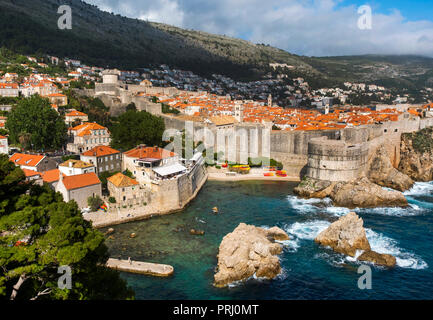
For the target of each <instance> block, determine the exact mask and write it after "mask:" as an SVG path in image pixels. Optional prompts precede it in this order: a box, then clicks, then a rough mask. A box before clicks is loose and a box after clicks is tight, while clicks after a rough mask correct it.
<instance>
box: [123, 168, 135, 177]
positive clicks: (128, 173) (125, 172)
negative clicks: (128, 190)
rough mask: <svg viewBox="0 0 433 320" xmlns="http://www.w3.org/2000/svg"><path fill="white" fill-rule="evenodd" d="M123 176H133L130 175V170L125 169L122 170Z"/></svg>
mask: <svg viewBox="0 0 433 320" xmlns="http://www.w3.org/2000/svg"><path fill="white" fill-rule="evenodd" d="M122 173H123V174H124V175H125V176H127V177H130V178H131V179H134V176H133V175H132V172H131V171H129V170H128V169H126V170H125V171H123V172H122Z"/></svg>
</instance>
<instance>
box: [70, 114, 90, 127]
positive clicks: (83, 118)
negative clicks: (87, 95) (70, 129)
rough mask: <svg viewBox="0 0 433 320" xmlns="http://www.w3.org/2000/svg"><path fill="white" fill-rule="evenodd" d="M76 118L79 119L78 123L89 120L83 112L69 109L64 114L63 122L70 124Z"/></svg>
mask: <svg viewBox="0 0 433 320" xmlns="http://www.w3.org/2000/svg"><path fill="white" fill-rule="evenodd" d="M77 120H78V121H80V123H85V122H87V121H89V117H88V115H87V114H85V113H84V112H80V111H77V110H70V111H69V112H68V113H67V114H65V122H66V124H67V125H68V126H71V125H72V124H73V123H74V122H75V121H77Z"/></svg>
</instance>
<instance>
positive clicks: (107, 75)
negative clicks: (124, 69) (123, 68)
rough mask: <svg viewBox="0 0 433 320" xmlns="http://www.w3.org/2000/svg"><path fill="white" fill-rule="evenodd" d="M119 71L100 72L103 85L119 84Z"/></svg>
mask: <svg viewBox="0 0 433 320" xmlns="http://www.w3.org/2000/svg"><path fill="white" fill-rule="evenodd" d="M119 75H120V72H119V70H116V69H115V70H104V71H103V72H102V82H103V83H104V84H117V83H118V82H119Z"/></svg>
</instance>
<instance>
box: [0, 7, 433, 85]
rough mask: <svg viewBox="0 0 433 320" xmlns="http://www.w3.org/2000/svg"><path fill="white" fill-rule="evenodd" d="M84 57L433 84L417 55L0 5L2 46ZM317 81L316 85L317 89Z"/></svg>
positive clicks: (130, 64)
mask: <svg viewBox="0 0 433 320" xmlns="http://www.w3.org/2000/svg"><path fill="white" fill-rule="evenodd" d="M62 4H67V5H70V6H71V8H72V13H73V28H72V30H59V29H58V28H57V20H58V19H59V17H60V15H59V14H58V13H57V10H58V7H59V6H60V5H62ZM2 46H5V47H8V48H10V49H13V50H14V51H16V52H19V53H24V54H30V53H35V52H40V53H47V54H52V55H57V56H60V57H69V58H77V59H80V60H82V61H84V62H85V63H87V64H92V65H97V66H101V67H117V68H123V69H137V68H142V67H149V66H152V65H157V64H167V65H170V66H171V67H176V68H180V69H183V70H190V71H193V72H194V73H196V74H199V75H202V76H206V77H209V76H210V75H211V74H213V73H218V74H224V75H227V76H229V77H232V78H233V79H235V80H255V79H259V78H262V77H263V75H265V74H267V73H269V72H270V71H271V70H272V68H271V67H270V66H269V64H270V63H280V64H287V65H290V66H293V67H295V68H294V69H290V70H289V69H287V68H284V69H281V70H280V71H281V73H286V74H288V75H289V76H291V77H296V76H301V77H304V78H305V79H306V80H307V81H309V83H310V82H311V83H312V84H313V87H316V86H317V87H320V86H325V85H326V86H332V85H336V84H340V83H341V82H343V81H364V82H367V83H372V82H375V83H377V84H379V85H386V86H388V87H396V88H408V89H410V90H416V89H417V88H422V87H425V86H433V83H432V81H433V80H432V79H433V59H431V58H423V57H415V56H351V57H325V58H315V57H303V56H298V55H293V54H290V53H288V52H286V51H284V50H281V49H278V48H274V47H271V46H269V45H264V44H254V43H252V42H249V41H245V40H240V39H235V38H231V37H227V36H222V35H213V34H209V33H206V32H201V31H194V30H185V29H181V28H177V27H173V26H169V25H166V24H161V23H153V22H146V21H143V20H139V19H131V18H126V17H122V16H120V15H118V14H112V13H108V12H103V11H101V10H99V9H98V8H97V7H96V6H94V5H90V4H87V3H85V2H83V1H80V0H64V1H58V0H32V1H28V0H0V47H2ZM315 84H316V85H315Z"/></svg>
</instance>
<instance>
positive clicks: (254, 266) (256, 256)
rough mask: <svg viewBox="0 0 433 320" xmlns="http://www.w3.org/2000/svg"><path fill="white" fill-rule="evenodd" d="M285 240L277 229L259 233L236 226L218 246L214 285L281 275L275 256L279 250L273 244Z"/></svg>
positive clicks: (253, 229) (245, 225) (225, 284)
mask: <svg viewBox="0 0 433 320" xmlns="http://www.w3.org/2000/svg"><path fill="white" fill-rule="evenodd" d="M288 239H289V236H288V235H287V234H286V233H285V232H284V231H283V230H281V229H279V228H277V227H273V228H271V229H263V228H258V227H255V226H252V225H247V224H245V223H240V224H239V226H237V227H236V229H235V230H233V232H231V233H229V234H227V235H226V236H225V237H224V238H223V240H222V242H221V244H220V247H219V253H218V272H217V273H216V274H215V276H214V280H215V281H214V285H215V286H216V287H225V286H227V285H228V284H230V283H232V282H235V281H240V280H245V279H248V278H250V277H251V276H253V275H256V276H257V277H260V278H267V279H273V278H275V277H276V276H277V275H278V274H279V273H280V272H281V266H280V261H279V259H278V257H277V256H276V255H278V254H280V253H281V252H282V246H281V245H280V244H278V243H276V242H275V240H288Z"/></svg>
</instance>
